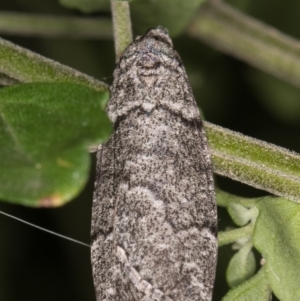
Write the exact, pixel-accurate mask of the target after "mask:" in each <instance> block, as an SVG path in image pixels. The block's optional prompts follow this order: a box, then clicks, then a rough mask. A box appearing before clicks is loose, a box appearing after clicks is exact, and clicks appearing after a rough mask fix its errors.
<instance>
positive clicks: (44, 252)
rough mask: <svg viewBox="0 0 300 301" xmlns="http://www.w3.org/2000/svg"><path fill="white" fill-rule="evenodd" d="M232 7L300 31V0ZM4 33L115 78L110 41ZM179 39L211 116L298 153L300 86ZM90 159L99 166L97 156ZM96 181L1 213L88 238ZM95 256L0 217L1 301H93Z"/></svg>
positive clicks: (36, 9)
mask: <svg viewBox="0 0 300 301" xmlns="http://www.w3.org/2000/svg"><path fill="white" fill-rule="evenodd" d="M228 2H229V1H228ZM230 4H232V5H235V6H237V5H238V6H237V7H238V8H239V9H241V10H243V11H245V13H247V14H248V15H252V16H253V17H255V18H257V19H260V20H261V21H263V22H265V23H267V24H270V25H272V26H274V27H276V28H277V29H279V30H280V31H282V32H285V33H287V34H288V35H291V36H293V37H296V38H299V36H300V18H299V11H300V2H299V1H296V0H286V1H282V0H273V1H272V2H270V1H268V0H251V1H250V0H231V1H230ZM0 10H1V11H19V12H27V13H53V14H63V15H65V14H69V15H76V16H78V15H80V13H79V12H78V11H75V10H67V9H64V8H62V7H61V6H60V5H59V3H58V1H54V0H43V1H40V0H1V3H0ZM0 34H1V33H0ZM3 38H5V39H8V40H10V41H12V42H14V43H16V44H19V45H21V46H23V47H26V48H28V49H30V50H33V51H35V52H37V53H40V54H42V55H44V56H46V57H49V58H52V59H54V60H57V61H59V62H61V63H63V64H66V65H69V66H71V67H73V68H75V69H78V70H80V71H82V72H84V73H87V74H89V75H91V76H94V77H95V78H97V79H99V80H102V81H104V82H107V83H110V82H111V80H112V77H111V76H112V72H113V69H114V59H115V58H114V46H113V42H112V41H80V40H68V39H55V38H51V39H50V38H49V39H41V38H29V37H16V36H6V35H3ZM174 44H175V48H176V49H177V50H178V52H179V53H180V55H181V57H182V59H183V62H184V64H185V66H186V69H187V73H188V75H189V78H190V82H191V85H192V87H193V90H194V94H195V97H196V99H197V101H198V103H199V105H200V106H201V109H202V111H203V112H204V115H205V118H206V120H208V121H210V122H212V123H215V124H218V125H221V126H223V127H226V128H229V129H231V130H234V131H238V132H241V133H243V134H245V135H249V136H251V137H255V138H258V139H261V140H265V141H267V142H271V143H274V144H277V145H280V146H283V147H285V148H288V149H292V150H295V151H296V152H300V143H299V139H298V133H299V129H300V92H299V90H298V89H296V88H294V87H292V86H290V85H288V84H286V83H283V82H282V81H280V80H277V79H275V78H273V77H272V76H269V75H267V74H265V73H262V72H260V71H258V70H256V69H254V68H252V67H250V66H248V65H246V64H244V63H243V62H240V61H237V60H235V59H234V58H232V57H228V56H226V55H224V54H222V53H220V52H217V51H215V50H213V49H211V48H210V47H207V46H205V45H204V44H202V43H201V42H199V41H196V40H192V39H189V38H187V37H186V36H183V35H181V36H180V37H178V38H176V39H174ZM92 160H93V162H94V163H95V158H94V157H93V158H92ZM93 181H94V167H93V168H92V171H91V177H90V181H89V183H88V184H87V186H86V188H85V190H84V191H83V192H82V193H81V194H80V195H79V196H78V197H77V198H76V199H75V200H74V201H72V202H70V203H69V204H67V205H65V206H64V207H62V208H58V209H32V208H26V207H21V206H15V205H10V204H7V203H5V202H0V210H2V211H4V212H7V213H10V214H13V215H16V216H17V217H20V218H22V219H24V220H27V221H29V222H32V223H35V224H37V225H39V226H42V227H45V228H47V229H51V230H52V231H56V232H59V233H61V234H64V235H67V236H71V237H73V238H76V239H79V240H81V241H84V242H87V243H89V231H90V215H91V203H92V190H93ZM217 183H218V185H219V186H220V187H221V188H222V189H224V190H225V191H228V192H231V193H234V194H237V195H242V196H248V197H254V196H262V195H266V193H265V192H262V191H258V190H255V189H253V188H251V187H248V186H246V185H243V184H240V183H238V182H235V181H232V180H230V179H225V178H221V177H217ZM16 189H17V187H16ZM219 220H220V229H224V228H225V227H228V226H233V224H232V222H231V221H230V219H229V218H228V216H227V214H226V212H225V210H223V209H221V210H220V215H219ZM232 254H233V251H232V250H231V247H230V246H228V247H222V248H220V250H219V265H218V277H217V283H216V289H215V296H214V300H220V299H221V297H222V296H223V295H224V294H225V293H226V291H227V290H228V287H227V285H226V283H225V280H224V279H225V270H226V267H227V265H228V261H229V259H230V257H231V256H232ZM89 256H90V255H89V249H88V248H86V247H83V246H80V245H77V244H74V243H71V242H68V241H65V240H63V239H61V238H58V237H55V236H53V235H50V234H47V233H45V232H41V231H39V230H36V229H34V228H32V227H29V226H27V225H24V224H21V223H19V222H17V221H15V220H12V219H10V218H8V217H5V216H1V215H0V300H1V301H19V300H22V301H27V300H30V301H40V300H43V301H50V300H51V301H52V300H56V301H63V300H72V301H79V300H84V301H86V300H89V301H93V300H95V296H94V289H93V283H92V276H91V265H90V257H89ZM257 256H258V259H259V255H258V254H257Z"/></svg>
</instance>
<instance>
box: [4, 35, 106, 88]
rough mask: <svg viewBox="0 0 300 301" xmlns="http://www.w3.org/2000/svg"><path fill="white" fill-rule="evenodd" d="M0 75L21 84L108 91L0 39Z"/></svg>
mask: <svg viewBox="0 0 300 301" xmlns="http://www.w3.org/2000/svg"><path fill="white" fill-rule="evenodd" d="M0 73H2V74H4V75H5V76H6V77H8V78H11V79H13V80H16V81H19V82H23V83H28V82H71V83H77V84H82V85H85V86H88V87H91V88H94V89H96V90H99V91H107V90H108V85H106V84H105V83H102V82H100V81H98V80H96V79H94V78H92V77H90V76H88V75H85V74H83V73H81V72H79V71H77V70H75V69H72V68H70V67H67V66H64V65H62V64H60V63H58V62H55V61H53V60H50V59H48V58H45V57H43V56H41V55H39V54H36V53H34V52H32V51H30V50H27V49H25V48H22V47H20V46H17V45H15V44H13V43H11V42H8V41H6V40H4V39H1V38H0Z"/></svg>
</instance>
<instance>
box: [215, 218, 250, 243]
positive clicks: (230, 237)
mask: <svg viewBox="0 0 300 301" xmlns="http://www.w3.org/2000/svg"><path fill="white" fill-rule="evenodd" d="M253 229H254V225H253V224H251V223H250V224H248V225H247V226H245V227H242V228H237V229H234V230H229V231H220V232H219V233H218V245H219V247H221V246H224V245H228V244H231V243H233V242H235V241H236V240H238V239H239V238H242V237H246V236H251V235H252V233H253Z"/></svg>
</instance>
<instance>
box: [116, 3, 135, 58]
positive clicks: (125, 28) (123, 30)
mask: <svg viewBox="0 0 300 301" xmlns="http://www.w3.org/2000/svg"><path fill="white" fill-rule="evenodd" d="M111 10H112V17H113V29H114V40H115V52H116V62H118V61H119V58H120V56H121V55H122V53H123V52H124V50H125V48H126V47H127V46H128V45H129V44H130V43H131V42H132V30H131V20H130V10H129V4H128V2H121V1H116V0H111Z"/></svg>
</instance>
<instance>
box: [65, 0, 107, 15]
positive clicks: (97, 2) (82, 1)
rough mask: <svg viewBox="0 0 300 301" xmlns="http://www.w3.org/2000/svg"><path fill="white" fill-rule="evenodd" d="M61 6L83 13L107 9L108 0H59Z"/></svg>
mask: <svg viewBox="0 0 300 301" xmlns="http://www.w3.org/2000/svg"><path fill="white" fill-rule="evenodd" d="M59 3H60V4H61V5H62V6H65V7H67V8H72V9H78V10H80V11H82V12H83V13H87V14H88V13H92V12H96V11H100V10H108V9H109V7H110V5H109V0H59Z"/></svg>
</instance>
